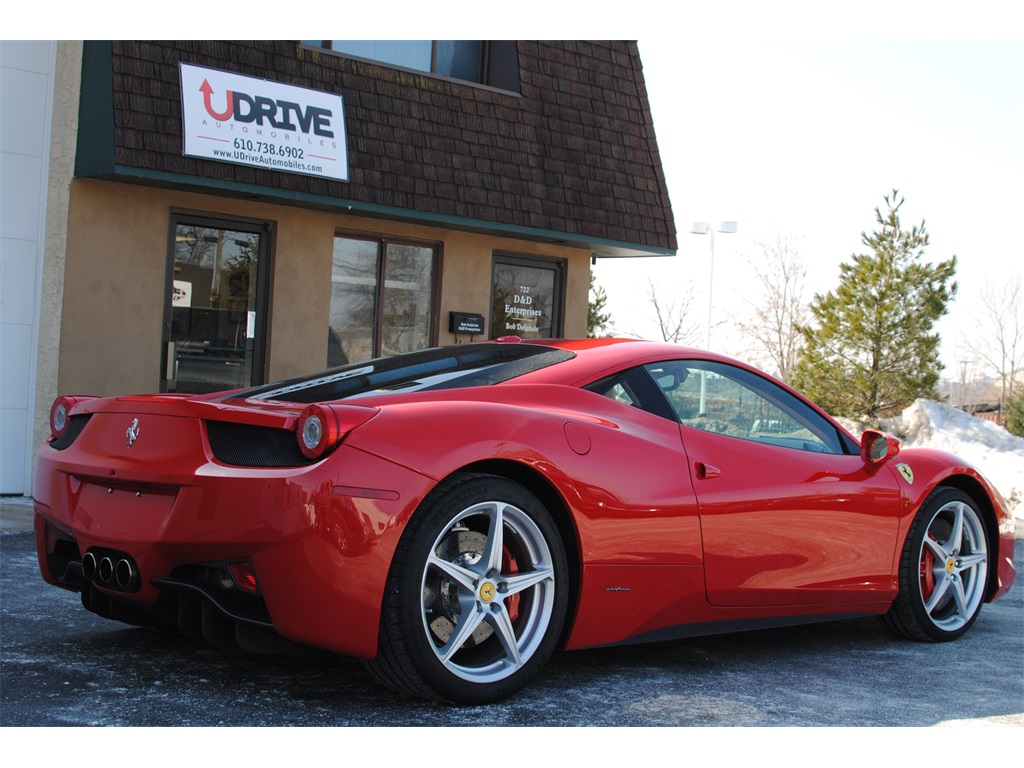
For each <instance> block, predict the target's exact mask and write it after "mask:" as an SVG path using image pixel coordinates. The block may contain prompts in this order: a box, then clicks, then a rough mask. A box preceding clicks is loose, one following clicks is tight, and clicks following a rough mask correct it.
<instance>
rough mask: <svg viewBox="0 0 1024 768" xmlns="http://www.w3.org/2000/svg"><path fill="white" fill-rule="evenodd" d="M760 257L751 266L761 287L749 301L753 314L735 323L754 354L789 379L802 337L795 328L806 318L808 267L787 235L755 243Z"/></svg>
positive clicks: (805, 320) (804, 323) (786, 379)
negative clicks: (772, 240)
mask: <svg viewBox="0 0 1024 768" xmlns="http://www.w3.org/2000/svg"><path fill="white" fill-rule="evenodd" d="M756 245H757V247H758V248H760V249H761V252H762V257H763V258H762V259H760V260H759V263H756V264H755V263H753V260H751V262H752V263H751V267H752V268H753V270H754V274H755V275H756V276H757V280H758V282H759V284H760V286H761V292H760V294H759V295H758V297H757V299H755V300H754V301H748V304H750V307H751V310H752V313H751V316H750V319H749V320H748V321H742V320H738V321H737V322H736V326H737V327H738V329H739V331H740V333H741V334H743V336H745V337H746V338H748V339H749V340H750V341H751V342H753V346H754V347H755V350H754V352H753V354H754V355H755V356H757V357H760V358H762V359H765V360H766V361H767V362H768V363H769V364H770V366H766V367H774V369H775V373H776V374H777V375H778V377H779V378H780V379H782V380H783V381H788V380H789V376H790V374H791V373H792V370H793V367H794V366H795V365H796V360H797V355H798V354H799V352H800V346H801V343H802V338H803V337H802V336H801V334H800V332H799V330H798V328H799V327H800V326H802V325H806V323H807V320H808V311H807V303H806V302H805V301H804V281H805V279H806V277H807V268H806V267H805V266H804V264H803V259H802V258H801V256H800V251H799V248H798V247H797V245H796V244H795V243H794V241H793V238H792V237H789V236H779V237H776V238H775V241H774V242H772V243H763V242H758V243H756Z"/></svg>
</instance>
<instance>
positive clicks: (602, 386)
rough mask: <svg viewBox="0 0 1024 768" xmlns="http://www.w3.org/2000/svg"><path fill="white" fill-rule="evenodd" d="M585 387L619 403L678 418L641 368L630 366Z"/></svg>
mask: <svg viewBox="0 0 1024 768" xmlns="http://www.w3.org/2000/svg"><path fill="white" fill-rule="evenodd" d="M584 389H586V390H588V391H590V392H594V393H595V394H598V395H604V396H605V397H608V398H611V399H612V400H615V401H616V402H618V403H623V404H624V405H631V406H633V407H634V408H639V409H640V410H642V411H647V412H649V413H653V414H654V415H655V416H660V417H661V418H663V419H670V420H673V421H674V420H675V418H676V417H675V414H674V413H672V411H671V409H670V408H669V407H668V403H666V402H665V398H664V397H662V396H661V394H660V393H659V392H658V390H657V387H655V386H654V384H653V383H652V382H651V379H650V376H648V375H647V374H646V373H645V372H644V371H643V369H641V368H630V369H629V370H626V371H621V372H619V373H616V374H615V375H613V376H607V377H605V378H603V379H599V380H598V381H595V382H593V383H592V384H588V385H587V386H585V387H584Z"/></svg>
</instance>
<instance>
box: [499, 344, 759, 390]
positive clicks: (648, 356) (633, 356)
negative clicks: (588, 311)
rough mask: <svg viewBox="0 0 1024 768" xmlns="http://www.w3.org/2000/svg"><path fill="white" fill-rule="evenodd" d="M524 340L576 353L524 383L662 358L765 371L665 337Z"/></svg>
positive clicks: (590, 374) (581, 377)
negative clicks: (654, 338) (652, 338)
mask: <svg viewBox="0 0 1024 768" xmlns="http://www.w3.org/2000/svg"><path fill="white" fill-rule="evenodd" d="M495 343H507V342H495ZM523 343H524V344H540V345H544V346H549V347H555V348H557V349H564V350H566V351H569V352H572V353H574V354H575V357H574V358H573V359H572V360H565V361H563V362H561V363H558V364H557V365H553V366H550V367H548V368H542V369H541V370H538V371H534V372H532V373H529V374H526V375H525V376H523V377H520V378H519V379H518V381H519V382H520V383H522V382H524V381H530V382H532V383H551V384H556V383H557V384H573V383H577V382H580V381H585V380H587V379H590V378H594V377H598V376H600V375H602V374H603V373H610V372H612V371H616V370H620V369H623V368H628V367H630V366H633V365H642V364H644V363H650V362H655V361H658V360H680V359H697V360H715V361H718V362H722V363H728V364H731V365H738V366H740V367H741V368H748V369H750V370H752V371H755V372H757V373H759V374H762V375H764V374H763V372H762V371H759V370H757V369H756V368H753V367H751V366H749V365H747V364H746V363H743V362H740V361H738V360H734V359H733V358H731V357H727V356H725V355H719V354H716V353H714V352H708V351H707V350H703V349H698V348H696V347H686V346H682V345H680V344H670V343H668V342H664V341H646V340H643V339H628V338H600V339H529V340H524V341H523Z"/></svg>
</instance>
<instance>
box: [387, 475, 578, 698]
mask: <svg viewBox="0 0 1024 768" xmlns="http://www.w3.org/2000/svg"><path fill="white" fill-rule="evenodd" d="M388 585H389V586H388V591H387V594H386V595H385V606H384V614H383V617H382V620H381V634H380V639H381V649H380V653H379V655H378V658H377V660H376V661H375V662H374V663H373V665H372V667H373V668H374V669H375V671H377V673H378V674H379V675H380V676H382V677H384V679H385V680H386V681H388V682H390V683H391V684H392V685H396V684H397V685H398V687H401V688H403V689H405V690H409V691H411V692H414V693H418V694H420V695H423V694H425V693H426V694H428V695H432V696H433V697H434V698H441V699H444V700H448V701H455V702H459V703H471V704H477V703H485V702H490V701H497V700H499V699H501V698H505V697H506V696H509V695H511V694H512V693H514V692H515V691H517V690H519V688H521V687H522V686H523V685H525V684H526V682H527V681H528V680H529V679H530V678H531V677H533V675H535V674H536V672H537V671H538V670H539V669H540V667H541V666H542V665H543V664H544V662H546V661H547V659H548V657H550V655H551V653H552V651H553V650H554V647H555V644H556V642H557V641H558V636H559V634H560V632H561V628H562V624H563V620H564V614H565V606H566V595H567V571H566V565H565V553H564V550H563V546H562V542H561V538H560V537H559V535H558V530H557V528H556V526H555V524H554V522H553V520H552V518H551V515H550V514H549V513H548V511H547V510H546V509H545V508H544V506H543V505H542V504H541V503H540V501H539V500H538V499H537V498H536V497H535V496H534V495H533V494H532V493H530V492H529V491H527V490H526V489H525V488H524V487H523V486H521V485H519V484H518V483H515V482H512V481H511V480H507V479H505V478H500V477H494V476H490V475H468V476H461V477H458V478H453V479H452V480H449V481H447V482H445V483H443V484H442V485H441V486H439V488H438V490H437V491H435V493H434V494H432V495H431V496H430V497H429V498H428V500H427V501H426V502H424V504H423V505H422V506H421V507H420V509H419V510H418V511H417V513H416V515H415V516H414V519H413V520H412V521H410V523H409V527H408V528H407V529H406V532H405V534H404V535H403V538H402V542H401V543H400V544H399V549H398V551H397V552H396V555H395V560H394V562H393V564H392V569H391V574H390V576H389V581H388Z"/></svg>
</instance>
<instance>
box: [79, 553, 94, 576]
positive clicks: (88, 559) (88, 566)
mask: <svg viewBox="0 0 1024 768" xmlns="http://www.w3.org/2000/svg"><path fill="white" fill-rule="evenodd" d="M96 567H97V562H96V555H94V554H93V553H92V552H86V553H85V557H83V558H82V575H83V576H85V580H86V581H92V579H93V577H94V576H95V575H96Z"/></svg>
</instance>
